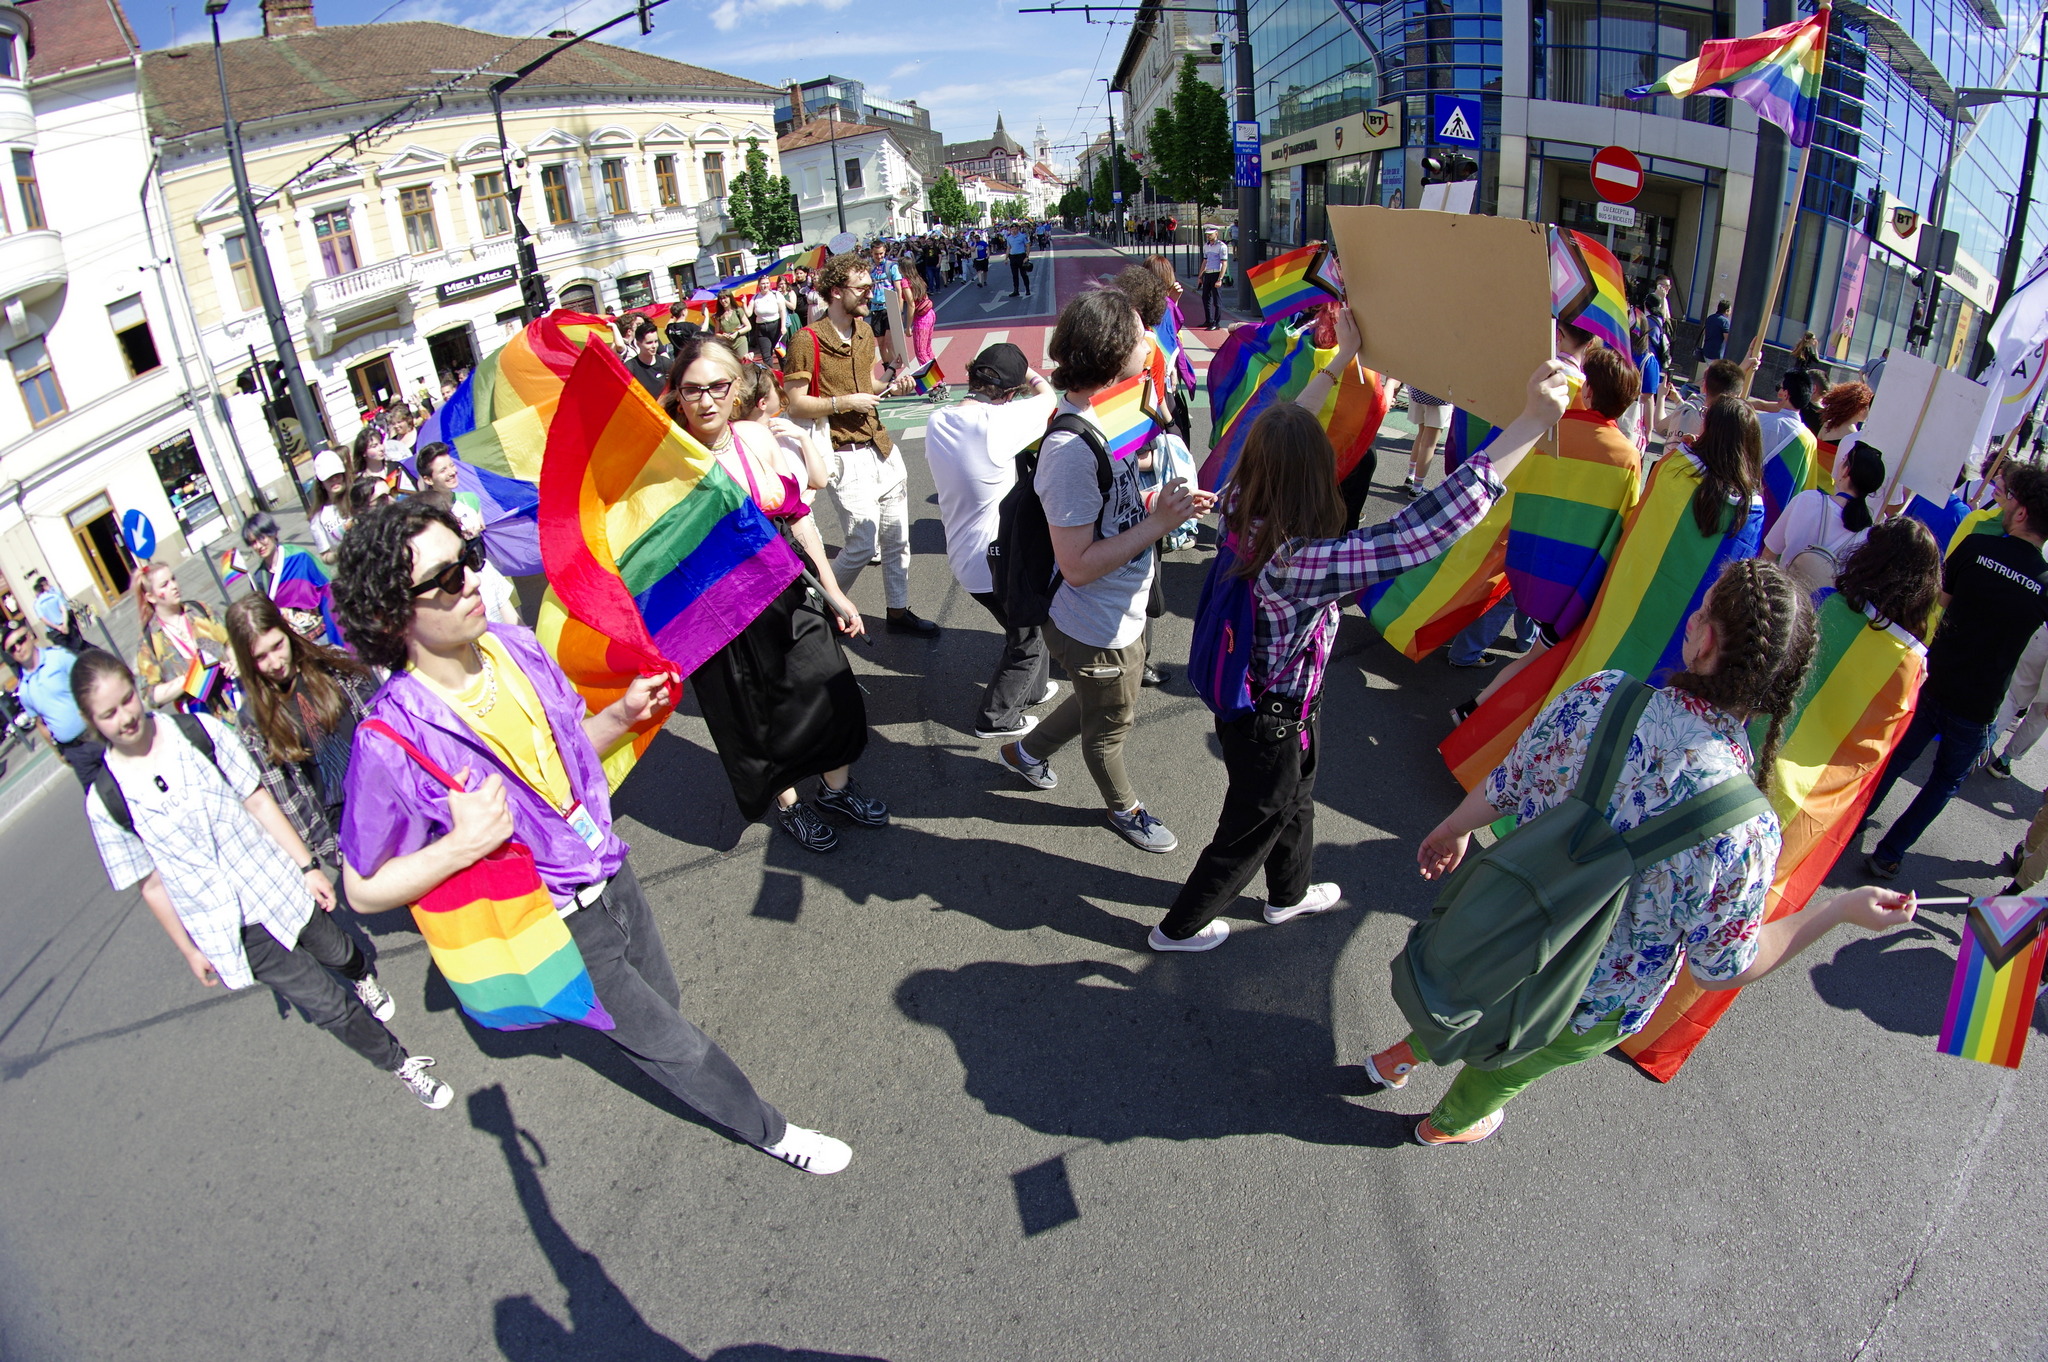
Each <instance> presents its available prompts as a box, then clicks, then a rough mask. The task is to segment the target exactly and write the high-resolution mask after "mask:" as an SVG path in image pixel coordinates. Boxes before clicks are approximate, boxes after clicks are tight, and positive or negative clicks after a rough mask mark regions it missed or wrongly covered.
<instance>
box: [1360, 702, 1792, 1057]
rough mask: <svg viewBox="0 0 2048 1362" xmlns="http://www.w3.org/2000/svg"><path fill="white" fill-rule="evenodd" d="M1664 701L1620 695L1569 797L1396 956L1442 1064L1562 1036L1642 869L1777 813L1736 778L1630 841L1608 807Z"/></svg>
mask: <svg viewBox="0 0 2048 1362" xmlns="http://www.w3.org/2000/svg"><path fill="white" fill-rule="evenodd" d="M1655 693H1656V692H1655V691H1653V690H1651V689H1650V688H1649V687H1648V686H1646V685H1644V684H1643V683H1642V682H1640V681H1634V680H1631V681H1629V682H1627V683H1626V684H1625V685H1623V686H1622V687H1621V688H1620V689H1619V690H1617V691H1615V693H1614V694H1613V695H1612V696H1611V697H1609V699H1608V701H1607V707H1606V709H1605V710H1603V711H1602V713H1601V715H1600V723H1599V726H1598V727H1597V728H1595V729H1594V731H1593V741H1592V745H1591V746H1590V747H1589V748H1588V749H1587V752H1586V764H1585V768H1584V769H1583V770H1582V771H1581V772H1580V773H1579V783H1578V785H1577V786H1576V787H1575V788H1574V789H1573V790H1572V793H1571V795H1570V796H1569V797H1567V798H1566V799H1565V800H1563V801H1562V802H1561V803H1559V804H1557V805H1556V806H1555V807H1553V808H1549V809H1546V810H1544V811H1543V812H1542V813H1540V814H1538V815H1537V816H1536V817H1534V818H1532V819H1530V820H1529V821H1528V822H1526V823H1524V824H1522V825H1521V826H1520V827H1517V828H1515V829H1514V830H1513V831H1511V832H1509V833H1508V834H1507V835H1506V836H1505V837H1503V838H1501V839H1500V840H1499V841H1498V842H1495V843H1494V844H1493V845H1492V846H1491V847H1488V848H1487V849H1485V850H1484V851H1478V852H1476V853H1475V852H1469V851H1468V853H1467V855H1466V858H1465V862H1464V864H1463V865H1461V866H1459V867H1458V868H1457V870H1456V871H1454V872H1453V873H1452V874H1451V877H1450V878H1449V879H1447V880H1445V881H1444V886H1443V889H1442V890H1441V891H1440V892H1439V893H1438V894H1437V899H1436V905H1435V907H1434V908H1433V909H1432V910H1431V911H1430V914H1429V916H1428V917H1426V918H1424V919H1423V920H1422V921H1421V922H1418V923H1416V924H1415V927H1414V929H1413V930H1412V931H1410V932H1409V934H1408V945H1407V948H1406V949H1405V950H1403V951H1402V952H1401V954H1399V955H1397V956H1395V957H1394V961H1393V971H1394V1001H1395V1002H1396V1003H1397V1004H1399V1006H1400V1008H1401V1011H1402V1013H1403V1015H1405V1016H1406V1017H1407V1018H1408V1024H1409V1025H1410V1026H1411V1027H1413V1028H1414V1031H1415V1034H1416V1035H1417V1036H1418V1037H1419V1038H1420V1039H1421V1040H1422V1043H1423V1045H1424V1046H1425V1047H1426V1048H1427V1049H1428V1051H1429V1057H1430V1059H1431V1060H1432V1061H1433V1062H1435V1063H1438V1064H1449V1063H1451V1062H1452V1061H1454V1060H1461V1061H1463V1062H1464V1063H1466V1064H1470V1065H1472V1066H1473V1067H1474V1068H1479V1069H1499V1068H1503V1067H1505V1066H1507V1065H1509V1064H1513V1063H1514V1062H1515V1061H1516V1060H1519V1059H1523V1058H1525V1057H1527V1056H1529V1055H1531V1054H1534V1053H1535V1052H1536V1051H1538V1050H1540V1049H1542V1048H1543V1047H1544V1046H1546V1045H1548V1044H1550V1042H1551V1041H1553V1040H1555V1039H1557V1037H1558V1036H1559V1034H1561V1033H1562V1032H1563V1030H1564V1028H1565V1025H1566V1024H1567V1023H1568V1022H1569V1021H1570V1020H1571V1016H1572V1013H1573V1012H1574V1011H1576V1010H1577V1008H1578V1005H1579V1000H1580V999H1581V998H1582V997H1584V996H1585V992H1586V985H1587V984H1588V983H1590V982H1591V981H1592V978H1593V970H1594V967H1595V966H1597V965H1598V964H1599V962H1600V953H1601V951H1602V950H1603V949H1604V948H1605V947H1606V945H1607V938H1608V937H1609V936H1610V935H1611V934H1612V933H1613V931H1614V923H1615V919H1616V918H1618V917H1619V916H1620V915H1621V909H1622V905H1623V904H1624V903H1626V902H1627V901H1628V895H1629V888H1630V884H1631V882H1632V881H1633V880H1634V878H1635V874H1636V871H1637V870H1638V869H1639V868H1641V867H1645V866H1650V865H1654V864H1656V863H1657V862H1658V861H1661V860H1663V859H1664V858H1666V857H1668V856H1674V855H1676V854H1677V853H1679V852H1681V851H1684V850H1685V849H1686V848H1688V847H1692V846H1696V845H1698V844H1699V843H1700V842H1702V841H1705V840H1706V839H1707V838H1709V837H1712V836H1715V835H1716V834H1718V833H1722V832H1726V831H1727V830H1728V829H1729V828H1732V827H1734V826H1736V825H1737V824H1739V823H1742V822H1745V821H1747V820H1748V819H1751V818H1754V817H1756V816H1757V815H1758V814H1760V813H1762V812H1763V811H1764V810H1766V809H1768V808H1769V807H1770V803H1769V801H1767V800H1766V799H1765V798H1764V796H1763V793H1762V792H1761V791H1759V790H1758V789H1757V787H1756V786H1755V785H1754V784H1753V783H1751V782H1750V781H1748V780H1746V779H1744V778H1742V777H1740V776H1736V777H1731V778H1730V779H1728V780H1724V781H1722V782H1721V783H1720V784H1719V785H1716V786H1714V787H1713V788H1712V789H1710V790H1703V791H1701V792H1700V793H1698V794H1696V795H1694V796H1693V797H1692V798H1690V799H1688V800H1686V801H1685V802H1684V803H1683V804H1680V805H1678V806H1677V807H1676V808H1672V809H1667V810H1665V811H1664V812H1663V813H1660V814H1658V815H1657V816H1656V817H1655V818H1651V819H1649V820H1648V821H1646V822H1644V823H1642V824H1640V825H1639V826H1637V827H1635V828H1632V829H1630V830H1629V831H1627V832H1617V831H1615V829H1614V825H1613V824H1611V823H1610V822H1608V821H1607V814H1606V811H1607V806H1608V804H1609V803H1610V802H1611V801H1612V799H1613V796H1614V786H1615V782H1616V780H1617V779H1619V777H1620V775H1621V768H1622V763H1623V762H1624V760H1625V759H1626V758H1627V756H1628V749H1629V742H1630V740H1631V739H1632V738H1633V737H1634V736H1635V731H1636V725H1637V723H1638V722H1640V720H1641V719H1642V716H1643V710H1644V709H1645V708H1646V707H1647V706H1648V705H1649V703H1650V697H1651V696H1652V695H1654V694H1655Z"/></svg>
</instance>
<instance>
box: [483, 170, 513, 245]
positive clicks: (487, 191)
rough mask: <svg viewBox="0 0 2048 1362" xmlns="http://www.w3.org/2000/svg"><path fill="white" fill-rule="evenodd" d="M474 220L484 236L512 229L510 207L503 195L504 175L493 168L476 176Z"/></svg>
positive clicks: (498, 234)
mask: <svg viewBox="0 0 2048 1362" xmlns="http://www.w3.org/2000/svg"><path fill="white" fill-rule="evenodd" d="M476 221H477V226H478V227H480V228H481V229H482V230H483V234H484V235H485V236H504V235H505V234H506V233H507V232H509V231H511V230H512V208H511V204H510V202H509V201H508V200H507V199H506V197H505V175H504V172H503V171H498V170H493V171H491V172H490V173H489V174H485V175H479V176H477V177H476Z"/></svg>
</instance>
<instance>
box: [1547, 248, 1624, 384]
mask: <svg viewBox="0 0 2048 1362" xmlns="http://www.w3.org/2000/svg"><path fill="white" fill-rule="evenodd" d="M1551 230H1552V232H1553V233H1554V234H1555V235H1558V236H1566V237H1569V238H1571V240H1570V242H1569V247H1570V250H1571V253H1573V254H1575V255H1577V256H1578V258H1579V263H1580V265H1581V267H1582V269H1583V272H1584V274H1585V277H1586V279H1587V281H1588V283H1589V284H1590V285H1591V289H1592V291H1591V293H1590V294H1589V295H1588V296H1587V298H1586V301H1585V302H1584V303H1582V304H1580V305H1579V308H1578V311H1577V312H1576V313H1575V314H1572V315H1569V316H1567V315H1563V314H1560V316H1559V320H1561V321H1566V322H1570V323H1571V324H1572V325H1573V326H1576V327H1578V328H1579V330H1581V331H1584V332H1586V333H1588V334H1589V335H1593V336H1598V337H1599V338H1600V343H1601V344H1602V345H1605V346H1607V347H1608V348H1609V349H1610V350H1619V351H1620V352H1621V353H1622V354H1624V355H1632V354H1633V351H1631V350H1630V349H1629V343H1628V289H1627V286H1626V285H1625V284H1624V283H1623V281H1622V275H1621V262H1620V261H1619V260H1616V259H1615V258H1614V252H1612V251H1610V250H1608V249H1607V248H1606V247H1605V246H1603V245H1601V244H1600V243H1599V242H1597V241H1595V240H1593V238H1591V237H1589V236H1587V235H1586V234H1585V233H1584V232H1573V231H1569V230H1567V231H1563V232H1559V231H1558V230H1557V229H1556V228H1552V229H1551ZM1554 259H1555V256H1554V255H1553V260H1554ZM1556 300H1557V277H1556V266H1555V264H1553V265H1552V272H1551V301H1552V302H1553V303H1555V302H1556Z"/></svg>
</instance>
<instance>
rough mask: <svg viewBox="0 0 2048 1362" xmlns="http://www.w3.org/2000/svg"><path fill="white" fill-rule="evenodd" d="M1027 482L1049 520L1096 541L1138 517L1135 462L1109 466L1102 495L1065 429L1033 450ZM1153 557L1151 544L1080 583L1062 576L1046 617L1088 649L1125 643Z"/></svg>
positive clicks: (1141, 617) (1132, 636) (1139, 627)
mask: <svg viewBox="0 0 2048 1362" xmlns="http://www.w3.org/2000/svg"><path fill="white" fill-rule="evenodd" d="M1058 410H1059V411H1061V412H1074V413H1077V414H1078V413H1079V412H1080V411H1081V408H1079V407H1076V406H1074V405H1073V404H1072V403H1070V402H1067V401H1066V400H1064V399H1062V400H1061V402H1060V405H1059V408H1058ZM1034 485H1035V486H1036V487H1037V489H1038V500H1039V502H1040V503H1041V504H1042V505H1043V506H1044V507H1045V521H1046V524H1048V525H1060V526H1068V527H1072V526H1076V525H1090V524H1092V525H1094V526H1095V536H1096V538H1098V539H1113V538H1115V537H1116V536H1117V535H1119V534H1122V533H1123V532H1124V531H1125V530H1128V529H1130V528H1131V527H1132V526H1133V525H1135V524H1137V523H1138V522H1139V521H1141V520H1143V519H1144V518H1145V493H1144V490H1143V488H1142V487H1141V486H1140V485H1139V483H1138V461H1137V459H1135V458H1129V459H1117V460H1115V461H1113V462H1112V463H1111V465H1110V483H1109V494H1108V495H1107V496H1104V495H1103V492H1102V484H1101V481H1100V476H1099V470H1098V468H1097V464H1096V458H1095V451H1094V450H1093V449H1091V448H1089V446H1088V442H1087V441H1086V440H1083V439H1082V438H1081V437H1080V436H1078V435H1069V434H1068V433H1066V432H1065V431H1056V432H1054V433H1053V434H1051V435H1048V436H1046V437H1045V443H1044V444H1043V445H1041V446H1040V447H1039V451H1038V478H1037V481H1036V483H1035V484H1034ZM1154 556H1155V555H1154V554H1153V552H1152V550H1151V548H1150V547H1147V548H1145V549H1142V550H1140V551H1139V553H1138V554H1137V556H1135V557H1134V558H1132V559H1131V561H1130V562H1128V563H1125V564H1123V565H1122V566H1121V567H1115V568H1111V569H1110V570H1109V571H1108V572H1105V573H1103V574H1102V575H1101V576H1100V577H1097V578H1096V579H1095V580H1094V581H1092V582H1090V583H1088V584H1087V585H1086V586H1076V585H1074V584H1073V583H1072V582H1068V581H1062V582H1061V583H1060V586H1059V590H1058V591H1056V592H1054V593H1053V598H1052V622H1053V623H1054V624H1056V625H1058V626H1059V628H1060V632H1061V633H1063V634H1065V635H1066V636H1067V637H1068V638H1070V639H1073V640H1074V641H1075V642H1076V643H1082V644H1086V645H1087V646H1088V647H1090V648H1128V647H1129V646H1130V645H1131V644H1133V643H1135V642H1137V639H1138V635H1140V634H1142V633H1144V632H1145V604H1146V601H1147V600H1148V599H1149V598H1150V596H1151V589H1152V561H1153V558H1154Z"/></svg>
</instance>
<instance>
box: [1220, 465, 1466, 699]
mask: <svg viewBox="0 0 2048 1362" xmlns="http://www.w3.org/2000/svg"><path fill="white" fill-rule="evenodd" d="M1500 494H1501V485H1500V480H1499V479H1498V478H1496V477H1494V475H1493V462H1492V460H1490V459H1488V458H1487V457H1486V456H1485V455H1484V454H1475V455H1474V456H1472V457H1471V458H1470V459H1467V460H1466V461H1465V463H1464V464H1463V465H1462V466H1461V467H1459V469H1458V471H1457V472H1455V473H1453V474H1451V476H1450V477H1448V478H1445V479H1444V480H1443V481H1442V482H1441V483H1439V484H1438V485H1437V486H1436V487H1435V488H1434V489H1432V490H1431V491H1429V492H1427V493H1425V494H1424V495H1422V496H1420V497H1417V498H1416V499H1415V501H1414V502H1413V503H1412V504H1410V505H1409V506H1408V508H1407V509H1406V510H1404V511H1402V512H1401V514H1399V515H1397V516H1395V517H1394V518H1393V519H1392V520H1389V521H1387V522H1385V523H1384V524H1380V525H1367V526H1364V527H1362V528H1360V529H1356V530H1353V531H1352V532H1351V533H1350V534H1346V535H1340V536H1338V537H1337V538H1335V539H1297V540H1294V541H1292V542H1291V543H1289V544H1288V545H1286V546H1285V547H1284V548H1282V549H1281V550H1280V552H1278V553H1276V554H1274V555H1273V558H1272V561H1270V562H1268V563H1267V564H1266V566H1265V569H1264V570H1263V571H1262V572H1260V573H1259V579H1258V582H1257V583H1256V587H1255V589H1254V590H1253V592H1252V597H1253V600H1254V601H1255V602H1256V603H1257V607H1258V640H1257V642H1258V654H1257V657H1256V659H1255V668H1254V673H1253V681H1254V684H1258V683H1259V682H1260V681H1261V679H1263V686H1264V693H1265V694H1268V695H1284V696H1287V697H1290V698H1292V699H1296V700H1302V701H1311V700H1313V699H1315V697H1316V696H1317V695H1318V694H1320V693H1321V691H1322V688H1323V668H1324V667H1325V666H1327V665H1328V663H1329V660H1330V645H1331V644H1332V643H1333V642H1335V641H1336V638H1337V617H1338V615H1339V614H1341V613H1342V611H1343V607H1344V598H1345V597H1347V596H1354V595H1356V594H1358V593H1359V592H1360V591H1363V590H1364V589H1365V588H1367V587H1369V586H1372V585H1374V584H1375V583H1378V582H1383V581H1386V580H1387V579H1389V578H1391V577H1398V576H1399V575H1401V574H1402V573H1404V572H1406V571H1407V570H1408V569H1409V568H1412V567H1417V566H1420V565H1421V564H1423V563H1426V562H1428V561H1429V560H1430V559H1432V558H1434V557H1436V556H1437V555H1438V554H1439V553H1442V552H1443V551H1444V550H1445V549H1446V548H1448V547H1449V546H1450V544H1451V542H1452V541H1453V540H1455V539H1457V538H1458V536H1459V535H1462V534H1463V533H1465V531H1467V530H1469V529H1471V528H1472V527H1473V526H1474V525H1477V524H1478V523H1479V521H1480V519H1481V517H1483V516H1484V515H1485V514H1486V512H1487V510H1488V509H1489V508H1490V507H1492V505H1493V503H1494V500H1495V498H1497V497H1499V496H1500Z"/></svg>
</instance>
